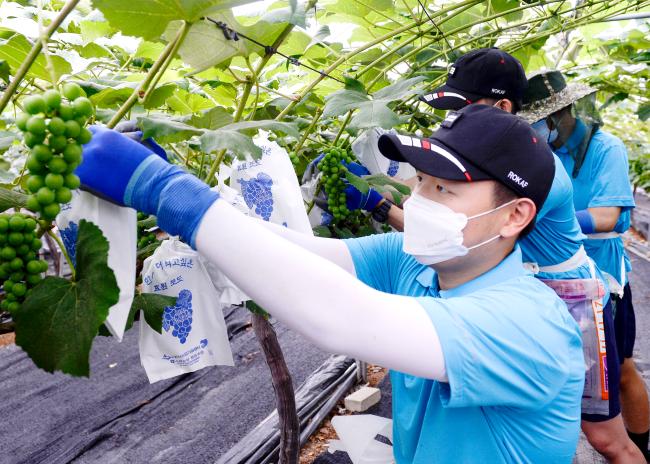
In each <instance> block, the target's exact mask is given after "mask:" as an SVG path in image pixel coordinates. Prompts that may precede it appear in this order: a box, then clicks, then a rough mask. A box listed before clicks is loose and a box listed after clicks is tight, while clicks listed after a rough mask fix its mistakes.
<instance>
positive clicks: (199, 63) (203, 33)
mask: <svg viewBox="0 0 650 464" xmlns="http://www.w3.org/2000/svg"><path fill="white" fill-rule="evenodd" d="M210 18H211V19H214V20H215V21H222V22H225V23H226V24H228V26H230V27H232V28H234V29H237V30H242V29H243V28H240V27H239V26H240V24H239V23H238V22H237V21H236V20H235V19H234V18H233V16H232V14H231V13H230V12H224V13H222V14H216V15H210ZM179 27H180V23H179V22H175V23H172V24H170V26H169V28H168V29H167V31H166V32H165V38H166V39H167V40H172V39H173V38H174V37H175V36H176V33H177V31H178V28H179ZM248 54H249V50H248V48H247V43H246V41H245V40H227V39H226V38H225V36H224V35H223V31H222V30H221V29H219V28H218V27H217V26H216V25H215V24H213V23H212V22H209V21H199V22H196V23H194V24H192V26H190V29H189V31H188V32H187V36H186V37H185V40H184V41H183V43H182V44H181V46H180V48H179V49H178V55H179V56H180V57H181V59H182V60H183V61H184V62H185V63H187V64H189V65H190V66H192V68H194V72H200V71H203V70H204V69H207V68H209V67H211V66H216V65H218V64H219V63H222V62H224V61H226V60H227V59H229V58H232V57H233V56H237V55H240V56H246V55H248Z"/></svg>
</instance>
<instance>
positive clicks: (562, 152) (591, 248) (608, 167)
mask: <svg viewBox="0 0 650 464" xmlns="http://www.w3.org/2000/svg"><path fill="white" fill-rule="evenodd" d="M586 130H587V127H586V126H585V124H584V123H583V122H582V121H580V120H577V121H576V127H575V129H574V130H573V133H572V134H571V136H570V137H569V139H568V140H567V141H566V143H565V144H564V146H562V147H561V148H559V149H558V150H556V151H555V153H556V155H557V156H558V157H559V159H560V161H561V162H562V164H563V165H564V168H565V169H566V171H567V172H568V173H572V172H573V167H574V165H575V160H574V158H573V155H572V153H574V152H575V151H576V149H577V147H578V146H579V145H580V142H581V141H582V139H583V137H584V135H585V132H586ZM628 172H629V166H628V160H627V151H626V150H625V146H624V145H623V142H621V140H620V139H619V138H617V137H615V136H613V135H611V134H608V133H607V132H603V131H601V130H598V131H596V133H595V134H594V135H593V137H592V139H591V143H590V144H589V147H588V148H587V154H586V156H585V159H584V162H583V164H582V167H581V168H580V172H579V174H578V176H577V177H575V178H574V177H572V176H571V177H570V179H571V182H572V184H573V204H574V206H575V209H576V211H580V210H583V209H586V208H598V207H605V206H618V207H620V208H621V215H620V216H619V218H618V222H617V223H616V227H615V228H614V231H615V232H619V233H623V232H625V231H626V230H627V229H628V228H629V227H630V212H631V210H632V208H634V196H633V195H632V186H631V185H630V180H629V177H628ZM584 244H585V249H586V250H587V254H588V255H589V256H591V257H592V258H593V260H594V261H595V262H596V264H598V267H599V268H600V269H601V270H603V271H605V272H607V273H608V274H610V275H612V276H613V277H614V278H615V279H616V280H617V281H618V282H619V283H620V284H621V285H625V284H626V282H627V279H626V278H624V277H623V276H622V272H621V264H623V266H624V267H625V270H626V272H625V273H626V274H627V273H629V272H630V271H631V270H632V266H631V265H630V259H629V258H628V256H627V254H626V253H625V248H624V247H623V239H622V238H621V237H616V238H608V239H598V240H591V239H588V240H585V242H584Z"/></svg>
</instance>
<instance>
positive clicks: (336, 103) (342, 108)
mask: <svg viewBox="0 0 650 464" xmlns="http://www.w3.org/2000/svg"><path fill="white" fill-rule="evenodd" d="M369 99H370V98H369V97H368V95H366V94H365V93H362V92H358V91H356V90H339V91H338V92H334V93H333V94H331V95H329V96H328V97H327V98H326V99H325V101H326V103H325V107H324V108H323V117H324V118H330V117H332V116H339V115H341V114H343V113H345V112H347V111H350V110H353V109H355V108H358V107H359V106H360V105H361V104H363V103H365V102H367V101H369Z"/></svg>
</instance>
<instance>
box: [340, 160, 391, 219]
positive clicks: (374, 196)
mask: <svg viewBox="0 0 650 464" xmlns="http://www.w3.org/2000/svg"><path fill="white" fill-rule="evenodd" d="M341 164H342V165H343V166H345V167H346V168H347V169H348V171H350V172H351V173H352V174H354V175H355V176H358V177H361V176H367V175H370V171H368V169H367V168H366V167H365V166H364V165H363V164H359V163H355V162H352V163H346V162H345V161H342V162H341ZM346 184H347V186H346V187H345V190H344V192H345V196H346V201H345V203H346V206H347V207H348V209H349V210H350V211H354V210H356V209H363V210H365V211H368V212H371V211H372V210H374V209H375V208H376V207H377V205H379V203H380V202H381V201H382V200H383V199H384V197H382V196H381V193H379V192H378V191H376V190H375V189H372V188H371V189H369V190H368V192H367V193H365V194H364V193H361V191H360V190H359V189H357V188H356V187H355V186H354V185H352V184H350V183H349V182H347V181H346Z"/></svg>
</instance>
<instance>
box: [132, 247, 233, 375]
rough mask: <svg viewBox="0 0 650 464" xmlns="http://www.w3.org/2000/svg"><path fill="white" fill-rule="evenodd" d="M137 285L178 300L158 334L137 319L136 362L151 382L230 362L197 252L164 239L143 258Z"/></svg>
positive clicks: (217, 306)
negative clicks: (137, 348) (138, 337)
mask: <svg viewBox="0 0 650 464" xmlns="http://www.w3.org/2000/svg"><path fill="white" fill-rule="evenodd" d="M142 287H143V291H144V292H146V293H159V294H161V295H167V296H173V297H176V298H177V299H176V304H175V305H174V306H168V307H166V308H165V310H164V313H163V325H162V334H159V333H158V332H156V331H155V330H153V329H152V328H151V327H149V325H148V324H147V322H146V321H145V320H144V316H143V315H142V314H141V317H140V342H139V346H140V362H141V363H142V366H143V367H144V370H145V371H146V373H147V377H148V378H149V382H150V383H154V382H157V381H159V380H163V379H168V378H170V377H175V376H177V375H181V374H185V373H187V372H194V371H197V370H199V369H203V368H204V367H208V366H214V365H217V364H220V365H226V366H233V365H234V362H233V358H232V351H231V349H230V343H229V342H228V332H227V330H226V323H225V321H224V319H223V313H222V304H221V303H220V302H219V295H218V294H217V291H216V290H215V288H214V286H213V285H212V281H211V280H210V276H209V275H208V273H207V271H206V270H205V267H204V266H203V264H202V263H201V257H200V255H199V254H198V253H197V252H196V251H194V250H192V248H190V247H189V246H188V245H187V244H185V243H183V242H181V241H180V240H178V239H176V238H171V239H168V240H165V241H163V242H162V243H161V244H160V246H159V247H158V249H156V251H155V252H154V254H153V255H151V256H150V257H148V258H147V259H146V260H145V261H144V265H143V268H142Z"/></svg>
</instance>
